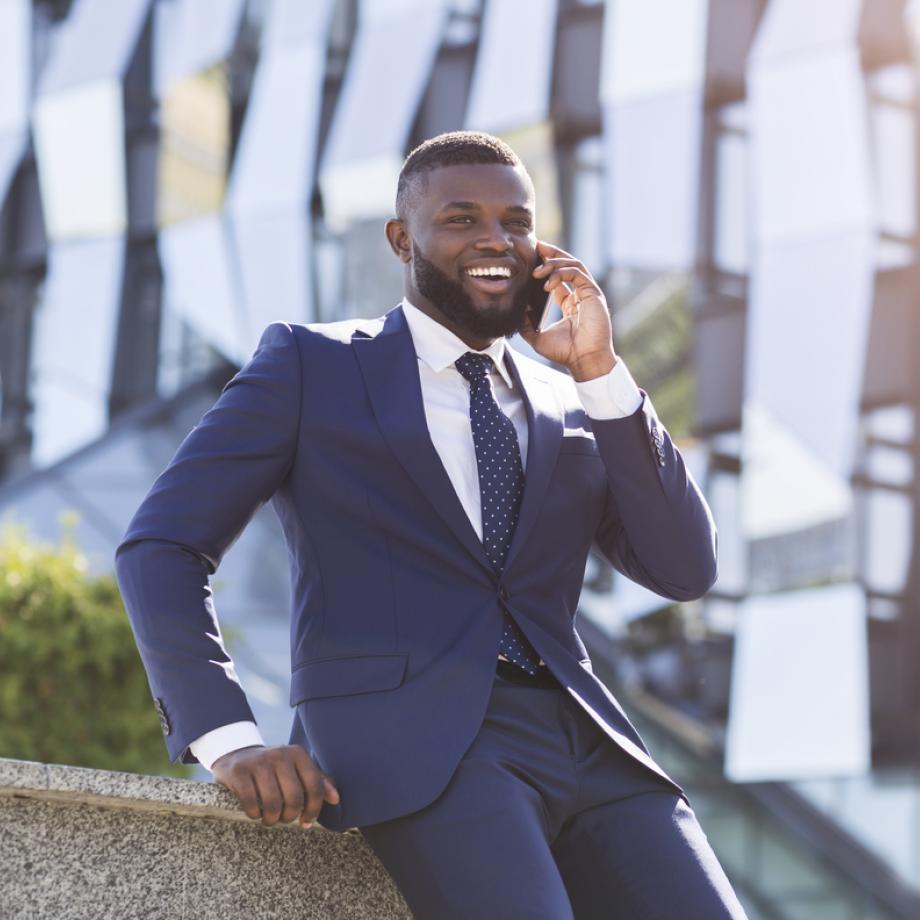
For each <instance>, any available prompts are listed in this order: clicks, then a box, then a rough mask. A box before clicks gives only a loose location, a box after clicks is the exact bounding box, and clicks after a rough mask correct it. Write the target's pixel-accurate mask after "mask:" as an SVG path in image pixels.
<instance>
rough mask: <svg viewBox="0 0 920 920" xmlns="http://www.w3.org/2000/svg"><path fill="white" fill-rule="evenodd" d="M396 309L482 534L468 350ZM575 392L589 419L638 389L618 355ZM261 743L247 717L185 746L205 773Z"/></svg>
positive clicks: (630, 407)
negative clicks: (465, 372)
mask: <svg viewBox="0 0 920 920" xmlns="http://www.w3.org/2000/svg"><path fill="white" fill-rule="evenodd" d="M402 307H403V312H404V314H405V317H406V322H407V323H408V325H409V332H410V334H411V335H412V341H413V344H414V345H415V353H416V355H417V356H418V373H419V380H420V382H421V389H422V402H423V404H424V407H425V419H426V421H427V423H428V432H429V434H430V436H431V441H432V443H433V444H434V447H435V450H436V451H437V452H438V456H439V457H440V458H441V462H442V463H443V464H444V469H445V470H446V471H447V475H448V476H449V477H450V481H451V484H452V485H453V487H454V490H455V491H456V493H457V497H458V498H459V499H460V504H461V505H462V506H463V510H464V511H465V512H466V514H467V517H469V519H470V523H471V524H472V525H473V529H474V530H475V531H476V533H477V535H478V536H479V539H480V540H481V539H482V509H481V506H480V500H479V470H478V468H477V465H476V448H475V446H474V445H473V432H472V429H471V428H470V385H469V383H468V382H467V380H466V379H465V378H464V377H463V376H462V375H461V373H460V372H459V371H458V370H457V369H456V367H454V361H456V360H457V358H459V357H460V356H461V355H462V354H464V353H465V352H468V351H475V349H472V348H470V347H469V346H468V345H467V344H466V343H465V342H464V341H463V340H462V339H460V338H458V337H457V336H456V335H454V333H453V332H451V331H450V330H449V329H447V328H446V327H445V326H442V325H441V324H440V323H439V322H437V320H434V319H432V318H431V317H430V316H428V314H427V313H423V312H422V311H421V310H419V309H418V308H417V307H415V306H413V305H412V304H411V303H409V301H408V300H403V303H402ZM507 347H508V346H507V344H506V342H505V340H504V339H496V340H495V341H494V342H493V343H492V344H491V345H490V346H489V347H488V348H486V349H483V350H482V351H481V352H479V354H486V355H488V356H489V357H490V358H491V359H492V362H493V368H492V370H491V371H490V373H489V379H490V381H491V384H492V391H493V393H494V394H495V398H496V399H497V400H498V404H499V406H501V409H502V411H503V412H504V413H505V414H506V415H507V416H508V417H509V418H510V419H511V421H512V423H513V424H514V428H515V431H516V432H517V436H518V444H519V446H520V450H521V462H522V464H523V465H524V469H525V472H526V468H527V466H526V465H527V443H528V431H527V412H526V408H525V405H524V399H523V395H522V394H521V393H520V392H519V390H518V389H517V388H516V387H515V385H514V381H513V379H512V377H511V374H510V373H509V372H508V368H507V367H506V365H505V360H504V356H505V349H506V348H507ZM575 386H576V388H577V390H578V397H579V399H580V400H581V404H582V406H584V409H585V411H586V412H587V413H588V415H589V417H590V418H592V419H611V418H623V417H625V416H627V415H632V414H633V412H635V411H636V410H637V409H638V408H639V406H640V405H641V404H642V394H641V393H640V392H639V388H638V387H637V386H636V384H635V382H634V381H633V379H632V376H631V375H630V373H629V371H628V370H627V368H626V365H625V364H624V363H623V359H622V358H620V359H618V360H617V363H616V364H615V365H614V366H613V369H612V370H611V371H610V373H608V374H605V375H604V376H603V377H596V378H595V379H594V380H587V381H584V382H582V383H578V382H576V384H575ZM261 744H264V742H263V740H262V735H261V733H260V732H259V729H258V728H257V727H256V724H255V723H254V722H234V723H232V724H230V725H223V726H221V727H220V728H215V729H214V730H213V731H210V732H207V733H206V734H204V735H202V736H201V737H200V738H198V739H197V740H196V741H193V742H192V743H191V744H190V745H189V750H190V751H191V752H192V754H193V755H194V756H195V757H197V758H198V760H199V761H200V763H201V764H202V765H203V766H204V767H205V768H206V769H208V770H210V769H211V766H212V764H213V763H214V761H215V760H217V759H218V757H221V756H223V755H224V754H229V753H230V752H231V751H236V750H239V748H243V747H250V746H252V745H261Z"/></svg>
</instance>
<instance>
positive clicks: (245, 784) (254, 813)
mask: <svg viewBox="0 0 920 920" xmlns="http://www.w3.org/2000/svg"><path fill="white" fill-rule="evenodd" d="M221 785H223V786H226V787H227V788H228V789H229V790H230V791H231V792H232V793H233V794H234V795H235V796H236V797H237V798H238V799H239V802H240V806H241V807H242V809H243V811H245V812H246V816H247V817H249V818H252V819H253V820H258V819H259V818H261V817H262V808H261V806H260V805H259V796H258V793H257V792H256V784H255V783H254V782H253V781H252V777H251V776H250V775H249V773H246V772H240V774H239V775H238V776H234V778H233V779H232V780H231V781H230V782H227V783H224V782H222V783H221Z"/></svg>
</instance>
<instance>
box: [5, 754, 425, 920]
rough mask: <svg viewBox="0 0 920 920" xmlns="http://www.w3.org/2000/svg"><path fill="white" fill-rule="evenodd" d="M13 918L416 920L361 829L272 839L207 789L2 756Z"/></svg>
mask: <svg viewBox="0 0 920 920" xmlns="http://www.w3.org/2000/svg"><path fill="white" fill-rule="evenodd" d="M0 916H3V917H17V918H41V917H49V918H50V917H53V918H55V920H58V918H60V920H64V918H94V920H96V918H118V920H124V918H126V917H144V918H145V920H146V918H150V920H154V918H159V917H163V918H166V917H169V918H175V917H190V918H203V920H204V918H212V917H213V918H218V917H220V918H233V917H287V918H292V920H293V918H310V920H312V918H323V920H330V918H362V920H363V918H369V920H377V918H379V920H391V918H394V920H395V918H400V920H410V918H411V914H410V913H409V911H408V909H407V908H406V906H405V902H404V901H403V900H402V898H401V897H400V895H399V892H398V891H397V889H396V887H395V886H394V885H393V883H392V881H391V880H390V878H389V876H388V875H387V874H386V872H385V871H384V869H383V867H382V866H381V865H380V863H379V861H378V860H377V858H376V857H375V856H374V854H373V852H372V851H371V850H370V848H369V847H368V846H367V844H366V843H365V842H364V839H363V838H362V837H361V835H360V834H358V833H357V831H354V832H346V833H344V834H339V833H333V832H331V831H326V830H324V829H323V828H321V827H318V826H314V828H312V829H311V830H309V831H303V830H301V829H300V828H299V827H297V826H296V825H294V826H291V825H284V826H277V827H274V828H266V827H263V826H262V825H261V824H259V823H258V822H254V821H251V820H250V819H249V818H247V817H246V815H245V814H244V813H243V812H242V811H241V810H240V808H239V806H238V805H237V803H236V800H235V799H234V797H233V796H232V795H231V794H230V793H229V792H227V790H225V789H223V788H222V787H220V786H217V785H212V784H208V783H198V782H190V781H188V780H180V779H171V778H165V777H153V776H137V775H134V774H130V773H113V772H109V771H106V770H89V769H85V768H82V767H68V766H61V765H57V764H40V763H32V762H29V761H22V760H5V759H2V758H0Z"/></svg>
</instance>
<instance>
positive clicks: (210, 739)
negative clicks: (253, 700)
mask: <svg viewBox="0 0 920 920" xmlns="http://www.w3.org/2000/svg"><path fill="white" fill-rule="evenodd" d="M255 744H258V745H261V746H264V745H265V742H264V741H263V740H262V733H261V732H260V731H259V729H258V728H257V727H256V723H255V722H231V723H230V724H229V725H221V727H220V728H215V729H214V730H213V731H209V732H206V733H205V734H203V735H202V736H201V737H200V738H197V739H196V740H195V741H193V742H192V743H191V744H190V745H189V746H188V749H189V750H190V751H191V752H192V754H193V755H194V756H195V757H197V758H198V762H199V763H200V764H201V765H202V766H203V767H204V768H205V769H206V770H210V769H211V766H212V764H213V763H214V761H215V760H217V759H218V758H219V757H223V756H224V754H229V753H230V752H231V751H238V750H239V749H240V748H244V747H252V746H253V745H255Z"/></svg>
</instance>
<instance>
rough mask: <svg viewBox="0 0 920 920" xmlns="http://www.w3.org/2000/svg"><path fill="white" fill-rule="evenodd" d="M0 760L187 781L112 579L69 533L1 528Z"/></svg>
mask: <svg viewBox="0 0 920 920" xmlns="http://www.w3.org/2000/svg"><path fill="white" fill-rule="evenodd" d="M0 757H14V758H19V759H25V760H35V761H40V762H43V763H67V764H74V765H77V766H85V767H96V768H100V769H106V770H127V771H132V772H139V773H160V774H168V775H172V776H186V775H188V773H189V768H188V767H185V766H182V765H174V764H171V763H170V762H169V759H168V756H167V753H166V748H165V746H164V744H163V736H162V733H161V731H160V725H159V721H158V719H157V716H156V713H155V712H154V708H153V704H152V702H151V698H150V691H149V688H148V685H147V678H146V676H145V674H144V670H143V667H142V666H141V662H140V659H139V657H138V655H137V651H136V648H135V645H134V637H133V635H132V633H131V627H130V625H129V623H128V618H127V616H126V615H125V612H124V608H123V606H122V603H121V597H120V595H119V593H118V588H117V586H116V583H115V579H114V578H113V577H112V576H110V575H104V576H94V575H90V574H89V573H88V571H87V563H86V559H85V557H84V556H83V555H82V554H81V553H80V551H79V549H78V548H77V546H76V545H75V544H74V541H73V539H72V537H70V536H68V535H65V536H64V537H63V539H62V540H61V543H60V545H58V546H49V545H43V544H40V543H37V542H35V541H34V540H32V539H30V538H29V535H28V534H27V532H26V531H25V530H23V529H21V528H16V527H13V526H11V525H7V526H6V527H4V528H3V530H2V531H0Z"/></svg>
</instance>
